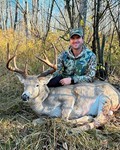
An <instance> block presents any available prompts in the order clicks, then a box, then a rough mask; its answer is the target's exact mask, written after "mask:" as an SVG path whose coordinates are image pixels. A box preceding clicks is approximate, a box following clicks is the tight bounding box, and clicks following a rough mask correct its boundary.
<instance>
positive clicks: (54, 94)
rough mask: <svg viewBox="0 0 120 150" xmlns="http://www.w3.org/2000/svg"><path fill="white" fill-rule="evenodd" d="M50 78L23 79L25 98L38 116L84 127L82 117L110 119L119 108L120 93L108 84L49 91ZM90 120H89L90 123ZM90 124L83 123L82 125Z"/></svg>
mask: <svg viewBox="0 0 120 150" xmlns="http://www.w3.org/2000/svg"><path fill="white" fill-rule="evenodd" d="M19 78H20V77H19ZM49 79H50V78H49ZM49 79H48V77H40V78H39V79H38V78H37V77H33V76H31V77H30V76H28V77H27V78H26V79H21V78H20V81H21V82H22V83H24V92H23V94H22V99H23V100H24V101H27V102H28V103H29V105H30V107H31V108H32V109H33V110H34V111H35V112H36V114H37V115H38V116H39V117H40V116H42V115H46V116H49V117H61V118H63V119H64V120H66V121H68V122H71V123H77V124H81V120H80V118H82V117H84V116H97V117H98V116H99V115H101V114H103V115H104V114H105V115H106V116H108V115H109V112H110V111H115V110H116V108H118V107H119V101H120V95H119V92H118V91H117V90H116V89H115V88H114V87H113V86H111V85H110V84H109V83H107V82H106V83H104V82H102V81H96V82H94V83H80V84H74V85H69V86H62V87H57V88H51V89H48V87H47V85H46V84H47V83H48V81H49ZM105 115H104V116H105ZM89 119H90V118H89V117H87V121H88V120H89ZM87 121H86V119H85V122H84V121H83V120H82V123H86V122H87ZM104 121H105V120H104Z"/></svg>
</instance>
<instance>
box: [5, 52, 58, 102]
mask: <svg viewBox="0 0 120 150" xmlns="http://www.w3.org/2000/svg"><path fill="white" fill-rule="evenodd" d="M44 57H45V59H42V58H39V57H37V58H38V59H39V60H41V61H42V62H44V63H46V64H47V65H49V66H50V67H51V68H52V69H50V70H48V71H46V72H44V73H42V74H40V75H36V76H30V75H28V69H27V63H26V64H25V67H24V69H23V70H21V69H19V68H18V67H17V64H16V54H15V55H14V56H12V57H11V58H10V53H9V49H8V50H7V64H6V67H7V69H8V70H10V71H12V72H15V73H16V75H17V77H18V78H19V80H20V82H21V83H22V84H24V92H23V94H22V96H21V98H22V100H23V101H29V100H33V99H35V98H36V97H38V96H39V95H41V97H43V96H45V95H46V91H47V94H48V91H49V90H48V87H47V86H46V85H47V83H48V82H49V80H50V79H51V78H52V75H51V76H47V75H48V74H51V73H52V72H54V71H55V70H56V66H55V65H53V64H52V63H50V61H49V59H48V58H47V56H46V55H45V54H44ZM12 60H13V66H11V65H10V62H11V61H12ZM43 76H46V77H43Z"/></svg>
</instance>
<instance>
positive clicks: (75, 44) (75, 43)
mask: <svg viewBox="0 0 120 150" xmlns="http://www.w3.org/2000/svg"><path fill="white" fill-rule="evenodd" d="M82 45H83V38H82V37H80V36H79V35H73V36H72V37H71V38H70V46H71V47H72V48H73V49H76V50H77V49H79V48H81V46H82Z"/></svg>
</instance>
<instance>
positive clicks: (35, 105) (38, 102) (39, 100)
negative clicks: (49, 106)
mask: <svg viewBox="0 0 120 150" xmlns="http://www.w3.org/2000/svg"><path fill="white" fill-rule="evenodd" d="M49 93H50V90H49V88H48V87H47V86H46V85H44V86H43V88H42V89H40V91H39V94H38V96H37V97H36V98H34V99H33V100H32V103H31V104H30V106H31V108H32V109H33V110H34V111H35V112H41V111H42V110H43V101H44V100H45V99H46V98H47V97H48V95H49Z"/></svg>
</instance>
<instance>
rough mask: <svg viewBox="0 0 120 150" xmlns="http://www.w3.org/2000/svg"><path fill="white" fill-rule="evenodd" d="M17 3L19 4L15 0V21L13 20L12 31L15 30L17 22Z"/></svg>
mask: <svg viewBox="0 0 120 150" xmlns="http://www.w3.org/2000/svg"><path fill="white" fill-rule="evenodd" d="M18 3H19V1H18V0H16V6H15V20H14V30H16V26H17V20H18Z"/></svg>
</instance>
